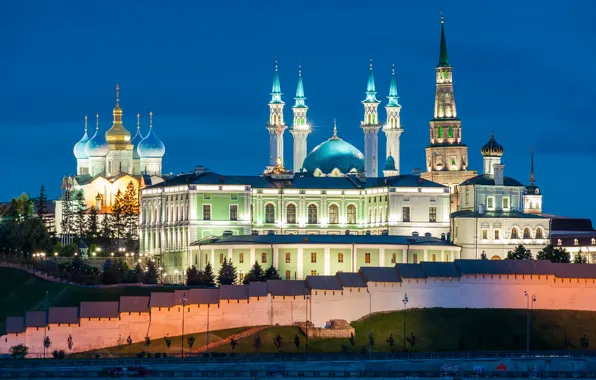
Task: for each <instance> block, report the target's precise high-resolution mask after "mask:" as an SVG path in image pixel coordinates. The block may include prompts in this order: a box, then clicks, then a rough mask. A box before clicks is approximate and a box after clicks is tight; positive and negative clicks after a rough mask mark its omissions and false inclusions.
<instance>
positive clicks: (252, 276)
mask: <svg viewBox="0 0 596 380" xmlns="http://www.w3.org/2000/svg"><path fill="white" fill-rule="evenodd" d="M251 282H257V277H256V276H255V274H254V273H253V272H248V273H247V274H246V276H244V279H243V280H242V283H243V284H244V285H248V284H250V283H251Z"/></svg>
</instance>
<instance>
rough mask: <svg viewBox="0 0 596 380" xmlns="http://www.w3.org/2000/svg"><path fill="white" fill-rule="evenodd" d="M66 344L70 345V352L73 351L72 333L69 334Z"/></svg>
mask: <svg viewBox="0 0 596 380" xmlns="http://www.w3.org/2000/svg"><path fill="white" fill-rule="evenodd" d="M66 346H67V347H68V352H69V353H72V335H70V334H69V335H68V338H66Z"/></svg>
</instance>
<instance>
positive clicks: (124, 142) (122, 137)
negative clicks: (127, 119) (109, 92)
mask: <svg viewBox="0 0 596 380" xmlns="http://www.w3.org/2000/svg"><path fill="white" fill-rule="evenodd" d="M112 114H113V115H114V124H112V128H110V129H109V130H108V131H107V132H106V141H107V142H108V143H109V144H110V146H111V148H112V149H129V148H130V149H132V148H131V147H129V145H130V132H129V131H128V130H127V129H126V128H124V125H123V124H122V108H121V107H120V87H119V86H118V85H116V106H115V107H114V110H113V112H112Z"/></svg>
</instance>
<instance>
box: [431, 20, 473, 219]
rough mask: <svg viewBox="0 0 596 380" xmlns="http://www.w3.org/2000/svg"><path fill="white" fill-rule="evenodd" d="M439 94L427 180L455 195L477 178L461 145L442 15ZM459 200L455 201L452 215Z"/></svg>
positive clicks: (460, 130) (460, 131)
mask: <svg viewBox="0 0 596 380" xmlns="http://www.w3.org/2000/svg"><path fill="white" fill-rule="evenodd" d="M435 78H436V91H435V109H434V117H433V119H432V120H431V121H430V145H428V146H427V147H426V173H423V174H422V175H421V176H422V178H424V179H427V180H430V181H433V182H438V183H440V184H442V185H445V186H449V187H450V189H451V193H452V194H455V186H457V185H459V184H460V183H462V182H464V181H465V180H466V179H469V178H472V177H474V176H476V171H473V170H468V147H467V146H466V145H465V144H463V143H462V128H461V120H460V119H458V117H457V111H456V109H455V97H454V95H453V75H452V68H451V66H450V65H449V57H448V54H447V39H446V38H445V19H444V18H443V14H442V13H441V44H440V50H439V63H438V65H437V67H436V68H435ZM456 203H457V200H456V199H452V208H451V210H452V211H455V210H456V206H457V204H456Z"/></svg>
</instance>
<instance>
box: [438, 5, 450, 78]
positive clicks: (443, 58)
mask: <svg viewBox="0 0 596 380" xmlns="http://www.w3.org/2000/svg"><path fill="white" fill-rule="evenodd" d="M437 67H449V57H448V55H447V40H446V39H445V18H444V17H443V11H441V51H440V52H439V64H438V65H437Z"/></svg>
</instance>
